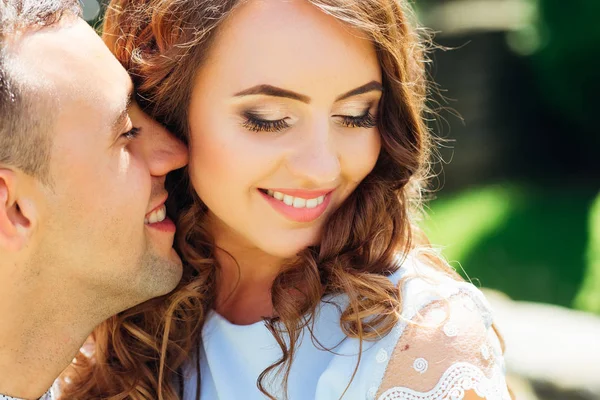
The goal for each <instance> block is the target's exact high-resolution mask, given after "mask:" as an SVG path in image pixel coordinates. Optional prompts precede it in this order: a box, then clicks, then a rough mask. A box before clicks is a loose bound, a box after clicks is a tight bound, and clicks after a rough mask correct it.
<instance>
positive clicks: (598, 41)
mask: <svg viewBox="0 0 600 400" xmlns="http://www.w3.org/2000/svg"><path fill="white" fill-rule="evenodd" d="M538 1H539V21H538V26H537V28H538V30H539V36H540V48H539V51H538V52H537V53H536V54H535V55H534V56H533V58H532V63H533V68H534V71H535V76H536V78H537V81H538V84H539V90H540V94H541V96H540V99H542V100H543V101H545V102H547V103H548V104H549V106H550V107H551V108H552V109H553V110H556V112H558V113H560V114H561V115H562V116H564V117H565V118H566V119H567V121H568V122H570V123H571V124H573V125H570V126H569V128H570V131H578V130H579V131H582V132H581V133H582V134H579V135H577V136H576V137H573V136H571V135H568V136H567V138H566V139H572V140H581V141H583V142H586V143H587V144H589V145H591V144H592V143H594V144H597V145H598V144H600V134H599V133H598V128H597V123H596V122H595V119H596V118H597V115H596V113H597V108H598V106H599V105H600V101H599V100H598V97H599V96H598V94H599V93H600V80H599V79H598V71H599V70H600V51H599V50H600V26H599V25H598V16H600V1H598V0H574V1H570V2H564V1H560V0H538ZM569 133H570V132H569Z"/></svg>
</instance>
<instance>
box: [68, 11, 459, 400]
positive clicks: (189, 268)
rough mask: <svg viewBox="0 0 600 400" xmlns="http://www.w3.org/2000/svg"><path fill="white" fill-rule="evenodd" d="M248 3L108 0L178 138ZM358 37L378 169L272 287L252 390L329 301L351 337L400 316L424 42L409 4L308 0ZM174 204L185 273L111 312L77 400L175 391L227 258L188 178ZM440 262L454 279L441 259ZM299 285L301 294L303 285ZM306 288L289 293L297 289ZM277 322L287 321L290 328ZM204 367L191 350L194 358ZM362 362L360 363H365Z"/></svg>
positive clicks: (83, 365) (149, 101) (127, 54)
mask: <svg viewBox="0 0 600 400" xmlns="http://www.w3.org/2000/svg"><path fill="white" fill-rule="evenodd" d="M243 1H244V0H204V1H190V0H112V1H111V3H110V5H109V8H108V11H107V14H106V17H105V22H104V38H105V41H106V43H107V44H108V45H109V47H110V48H111V49H112V51H113V52H114V53H115V55H116V56H117V58H118V59H119V60H120V61H121V63H122V64H123V65H124V66H125V68H126V69H127V70H128V71H129V72H130V74H131V76H132V78H133V80H134V83H135V86H136V90H137V96H138V101H139V102H140V104H141V105H142V107H143V108H144V109H145V110H146V111H147V112H148V113H149V114H150V115H152V116H153V117H154V118H156V119H157V120H158V121H160V122H162V123H164V124H165V125H166V126H168V127H169V128H170V129H171V130H172V131H173V132H174V133H176V134H177V135H179V136H180V137H181V138H182V139H183V140H184V141H185V140H187V138H188V135H189V134H190V132H189V126H188V112H189V109H188V107H187V106H184V107H182V105H189V103H190V96H191V91H192V88H193V80H194V77H195V76H196V72H197V70H198V68H202V63H203V62H204V61H205V60H204V58H205V57H206V55H207V54H208V53H209V51H208V50H209V48H210V46H211V44H212V43H213V40H214V38H215V36H216V35H217V34H218V31H219V27H220V26H221V25H222V24H223V21H224V20H225V19H226V18H227V17H228V15H230V13H232V12H234V11H235V9H236V7H237V6H238V5H239V4H241V3H243ZM308 1H309V2H310V3H312V4H313V5H314V6H315V7H318V8H319V9H321V10H322V11H323V12H324V13H327V14H328V15H330V16H332V17H334V18H336V19H338V20H340V21H342V22H343V23H345V24H348V25H350V26H352V27H355V28H357V29H359V30H360V31H362V32H364V33H365V34H366V35H367V36H368V37H369V38H370V40H371V41H372V43H373V45H374V47H375V49H376V52H377V57H378V60H379V63H380V65H381V70H382V76H383V86H384V89H385V90H384V95H383V97H382V99H381V105H380V115H379V118H378V129H379V133H380V136H381V141H382V151H381V154H380V156H379V159H378V161H377V164H376V166H375V168H374V169H373V171H372V172H371V173H370V174H369V175H368V176H367V177H366V178H365V179H364V180H363V181H362V182H361V183H360V185H359V186H358V187H357V189H356V190H355V191H354V192H353V193H352V194H351V195H350V197H349V198H348V199H347V200H346V201H345V202H344V204H343V205H342V206H341V207H340V208H339V209H338V210H336V212H335V213H334V214H333V215H332V216H331V217H330V218H329V220H328V221H327V222H326V224H325V226H324V228H323V232H322V239H321V242H320V244H319V245H317V246H312V247H309V248H307V249H305V250H304V251H302V252H301V253H300V254H299V255H298V256H297V257H296V258H295V259H293V260H289V261H288V262H287V263H286V265H285V267H284V268H283V269H282V270H281V271H280V273H279V275H278V276H277V277H276V279H275V281H274V283H273V286H272V300H273V306H274V311H275V315H276V317H273V318H268V319H265V324H266V325H267V326H268V328H269V329H270V331H271V333H272V334H273V336H274V337H275V338H276V340H277V342H278V343H279V346H280V347H281V351H282V356H281V359H279V360H278V361H277V362H276V363H275V364H273V365H271V366H270V367H269V368H268V369H267V370H265V371H263V373H262V374H261V375H260V377H259V379H258V382H257V385H258V386H259V388H260V390H261V391H262V392H263V393H264V394H265V395H267V396H269V397H270V398H274V397H273V396H272V395H270V394H269V393H268V392H267V390H266V389H265V386H266V385H265V380H267V379H268V378H269V377H272V374H274V373H282V374H283V384H284V386H287V377H288V375H289V371H290V367H291V362H292V360H293V356H294V352H295V350H296V346H297V343H298V338H299V335H300V332H301V330H302V329H303V328H305V327H306V326H310V324H311V323H312V322H313V316H314V312H315V310H316V308H317V307H318V305H319V303H320V301H321V299H322V298H323V296H325V295H328V294H337V293H343V294H345V295H346V296H347V297H348V299H349V304H348V306H347V307H346V309H345V310H343V313H342V315H341V320H340V324H341V327H342V329H343V331H344V332H345V334H346V335H347V336H348V337H354V338H359V339H360V343H362V341H363V340H367V341H368V340H376V339H378V338H379V337H380V336H381V334H382V333H383V334H385V333H387V332H389V331H390V330H391V329H392V327H393V326H394V325H395V324H396V323H397V322H398V319H399V313H398V310H400V308H401V306H402V298H401V295H400V293H399V290H398V289H397V287H396V286H395V285H393V284H392V283H391V282H390V280H389V279H388V278H387V275H389V274H391V273H393V272H394V271H395V270H396V269H397V268H398V266H399V262H398V255H399V254H408V252H409V251H410V250H411V249H412V248H414V247H415V246H416V245H417V244H426V238H425V237H424V236H423V235H422V234H421V233H420V232H419V231H418V229H417V228H416V227H415V218H416V216H417V215H419V210H420V202H421V195H422V192H423V185H424V182H425V181H426V178H427V175H428V173H429V159H430V155H431V150H432V148H433V144H432V136H431V134H430V131H429V130H428V128H427V126H426V124H425V113H426V112H427V108H426V100H427V94H428V85H427V79H426V71H425V67H426V47H427V43H428V41H427V36H426V35H424V34H422V33H423V32H422V31H421V30H420V29H418V28H417V27H416V24H415V20H414V18H412V14H411V12H410V6H409V4H408V3H407V2H406V1H404V0H360V1H358V0H357V1H347V0H308ZM177 182H178V184H177V185H176V187H175V188H174V190H173V193H174V194H175V195H174V196H172V197H175V198H176V200H177V201H178V205H177V206H178V215H177V216H176V218H177V223H178V234H177V248H178V251H179V252H180V254H181V255H182V258H183V259H184V264H185V272H184V277H183V280H182V281H181V283H180V285H179V287H178V288H177V289H176V290H175V291H174V292H173V293H172V294H171V295H170V296H167V297H163V298H160V299H154V300H152V301H150V302H147V303H145V304H142V305H140V306H138V307H136V308H134V309H132V310H129V311H126V312H124V313H121V314H119V315H118V316H115V317H113V318H111V319H110V320H108V321H106V322H105V323H104V324H102V325H101V326H100V327H98V329H97V330H96V331H95V332H94V334H93V336H92V338H91V342H92V347H93V351H92V354H87V355H86V354H84V353H82V354H80V355H79V356H78V357H77V360H76V362H75V363H74V364H73V366H72V368H71V369H70V370H69V371H68V373H67V374H66V375H65V378H64V380H65V382H64V388H63V389H64V395H65V397H66V398H69V399H91V398H93V399H96V398H109V399H123V398H126V397H127V398H131V399H156V398H158V399H165V400H167V399H169V400H170V399H177V398H180V396H181V393H180V391H181V390H182V385H181V382H179V384H178V382H177V379H178V378H179V379H180V380H181V374H180V371H181V367H182V365H183V364H184V363H185V362H189V359H190V354H197V351H196V350H197V349H198V346H199V343H198V342H199V340H200V338H201V334H200V331H201V329H202V324H203V321H204V318H205V316H206V315H207V313H208V311H209V310H210V309H212V308H213V307H214V304H215V298H216V286H217V285H216V282H217V279H218V273H219V264H218V262H217V260H216V258H215V244H214V241H213V239H212V237H211V234H210V232H208V231H207V228H206V226H205V223H204V221H205V219H206V215H207V209H206V206H205V205H204V204H203V203H202V201H201V199H200V198H199V197H198V195H197V194H196V193H195V192H194V191H193V189H192V188H191V187H190V184H189V182H188V181H187V178H186V176H185V174H183V176H180V177H179V179H178V180H177ZM434 262H435V264H436V265H437V267H438V268H439V269H441V270H444V271H446V272H447V273H448V274H451V275H452V276H453V277H455V278H456V279H460V277H459V276H458V275H456V273H454V271H453V270H451V269H450V268H449V267H447V266H446V264H445V263H443V262H442V261H441V260H434ZM298 288H301V289H298ZM292 289H294V290H299V291H300V296H299V297H295V296H289V295H288V294H289V291H290V290H292ZM282 327H283V329H282ZM191 358H193V359H195V361H197V357H191ZM359 362H360V361H359Z"/></svg>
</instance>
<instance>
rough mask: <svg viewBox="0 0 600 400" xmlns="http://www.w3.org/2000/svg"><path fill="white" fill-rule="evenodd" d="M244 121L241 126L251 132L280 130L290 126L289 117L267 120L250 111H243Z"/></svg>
mask: <svg viewBox="0 0 600 400" xmlns="http://www.w3.org/2000/svg"><path fill="white" fill-rule="evenodd" d="M244 118H245V121H244V122H243V124H242V126H243V127H244V128H246V129H248V130H249V131H251V132H281V131H283V130H285V129H287V128H289V127H290V125H289V124H288V122H287V121H288V119H289V118H287V117H286V118H282V119H276V120H268V119H264V118H261V117H260V116H258V115H256V114H253V113H251V112H245V113H244Z"/></svg>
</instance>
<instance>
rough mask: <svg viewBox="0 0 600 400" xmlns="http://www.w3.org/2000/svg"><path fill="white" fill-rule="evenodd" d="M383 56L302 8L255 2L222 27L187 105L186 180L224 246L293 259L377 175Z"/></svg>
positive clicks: (296, 2)
mask: <svg viewBox="0 0 600 400" xmlns="http://www.w3.org/2000/svg"><path fill="white" fill-rule="evenodd" d="M381 95H382V85H381V71H380V66H379V63H378V60H377V56H376V53H375V49H374V47H373V45H372V44H371V42H370V41H368V40H367V39H366V38H365V37H364V35H362V34H361V33H360V32H359V31H355V30H353V29H352V28H350V27H348V26H346V25H343V24H341V23H340V22H338V21H337V20H335V19H334V18H332V17H330V16H327V15H326V14H325V13H323V12H322V11H321V10H319V9H318V8H316V7H315V6H313V5H311V4H310V3H308V2H307V1H305V0H286V1H274V0H273V1H264V0H261V1H258V0H252V1H250V2H248V3H246V4H244V5H243V6H242V7H240V8H238V9H237V10H236V11H235V12H234V13H233V14H232V15H231V16H230V18H229V19H228V20H227V21H226V23H225V24H224V25H222V27H221V30H220V32H219V34H218V36H217V38H216V41H215V42H214V43H213V45H212V48H211V51H210V53H209V54H208V58H207V61H206V63H205V64H204V65H203V66H202V67H201V68H200V70H199V72H198V76H197V78H196V81H195V86H194V88H193V94H192V101H191V105H190V128H191V138H190V175H191V180H192V183H193V185H194V188H195V189H196V191H197V193H198V195H199V196H200V198H201V199H202V200H203V201H204V203H205V204H206V205H207V207H208V208H209V210H210V214H209V220H210V223H211V226H210V229H211V230H212V233H213V235H214V236H215V239H216V241H217V243H218V244H219V245H221V246H224V247H225V249H229V250H232V248H231V247H232V246H235V247H238V248H241V249H259V250H261V251H262V252H265V253H267V254H269V255H273V256H276V257H284V258H286V257H291V256H293V255H295V254H297V253H298V252H299V251H301V250H302V249H304V248H306V247H307V246H309V245H312V244H316V243H318V241H319V239H320V234H321V231H322V227H323V224H324V222H325V220H326V219H327V217H328V216H329V215H331V213H333V212H334V211H335V210H336V209H337V208H338V207H340V205H341V204H342V203H343V202H344V200H345V199H347V198H348V196H349V195H350V194H351V193H352V191H354V190H355V189H356V187H357V185H358V184H359V183H360V182H361V181H362V180H363V179H364V178H365V177H366V176H367V175H368V174H369V173H370V172H371V170H372V169H373V167H374V166H375V163H376V161H377V158H378V156H379V152H380V148H381V142H380V137H379V132H378V130H377V128H376V124H375V121H376V118H377V114H378V109H377V107H378V104H379V100H380V98H381Z"/></svg>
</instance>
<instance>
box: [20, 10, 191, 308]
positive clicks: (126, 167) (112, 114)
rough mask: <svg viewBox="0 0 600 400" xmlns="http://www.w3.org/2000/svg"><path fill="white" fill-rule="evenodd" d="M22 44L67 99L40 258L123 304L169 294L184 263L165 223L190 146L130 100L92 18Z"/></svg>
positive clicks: (43, 191) (45, 190) (45, 204)
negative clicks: (168, 183) (171, 188)
mask: <svg viewBox="0 0 600 400" xmlns="http://www.w3.org/2000/svg"><path fill="white" fill-rule="evenodd" d="M18 51H19V52H20V53H19V60H20V61H21V62H23V63H24V66H25V68H24V69H25V70H26V71H28V73H29V74H31V76H30V77H28V78H27V79H29V80H31V81H32V82H37V84H39V85H43V86H44V87H45V86H47V88H45V89H44V93H50V94H49V95H51V96H54V99H55V101H56V104H57V107H56V109H55V110H52V112H54V116H53V118H52V119H53V120H54V122H53V126H51V127H50V129H49V131H50V134H51V135H52V140H53V145H52V146H53V147H52V152H51V161H50V180H51V183H50V184H49V185H41V184H40V185H39V187H40V189H39V197H38V199H37V200H36V201H37V203H38V204H40V207H39V224H38V229H37V231H36V233H35V237H36V239H35V240H36V241H37V243H36V244H37V246H38V247H37V248H38V250H36V251H35V257H34V258H35V260H34V262H33V263H32V265H34V266H35V265H40V266H43V267H40V273H42V274H49V276H52V277H54V279H56V276H62V277H63V279H65V280H72V284H73V286H74V287H76V288H77V290H83V291H85V292H86V293H87V292H89V293H92V294H97V295H99V296H100V298H101V299H102V301H106V300H107V299H110V300H109V301H110V302H112V304H119V305H120V306H121V307H122V308H127V307H130V306H133V305H135V304H137V303H140V302H142V301H144V300H146V299H149V298H152V297H156V296H159V295H162V294H166V293H168V292H169V291H171V290H172V289H173V288H174V287H175V286H176V284H177V283H178V282H179V280H180V278H181V272H182V270H181V261H180V259H179V257H178V256H177V254H176V253H175V251H174V250H173V248H172V245H173V236H174V231H175V228H174V225H173V223H172V222H171V221H170V220H168V218H167V219H166V220H165V221H162V222H160V221H161V220H162V219H163V218H164V208H163V206H164V202H165V200H166V198H167V192H166V190H165V188H164V180H165V175H166V174H167V173H168V172H170V171H171V170H173V169H177V168H181V167H182V166H184V165H185V164H186V163H187V153H186V150H185V148H184V146H183V144H181V143H180V142H178V141H177V140H175V139H174V138H173V137H172V136H170V134H169V133H168V132H167V131H166V130H164V128H162V127H160V126H158V125H157V124H156V123H155V122H154V121H152V120H151V119H150V118H148V117H147V116H146V115H145V114H144V113H143V112H142V111H141V110H140V109H139V108H138V107H137V106H136V105H135V104H129V106H128V103H129V99H130V96H131V91H132V83H131V80H130V78H129V76H128V74H127V72H126V71H125V70H124V69H123V67H122V66H121V65H120V64H119V63H118V61H117V60H116V59H115V58H114V56H113V55H112V54H111V53H110V52H109V50H108V49H107V48H106V46H105V45H104V43H103V42H102V41H101V39H100V38H99V37H98V36H97V34H96V33H95V32H94V31H93V30H92V29H91V28H90V27H88V25H87V24H86V23H85V22H83V21H82V20H78V21H76V22H74V23H73V22H72V21H71V22H64V21H63V22H62V23H61V24H60V25H58V26H56V27H53V28H50V29H45V30H43V31H40V32H36V33H32V34H29V35H28V36H26V37H25V38H23V40H22V41H21V45H20V48H19V50H18ZM32 84H35V83H32ZM133 127H135V128H139V133H137V135H136V130H134V131H131V130H132V128H133ZM157 221H158V222H157ZM109 296H110V297H109Z"/></svg>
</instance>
